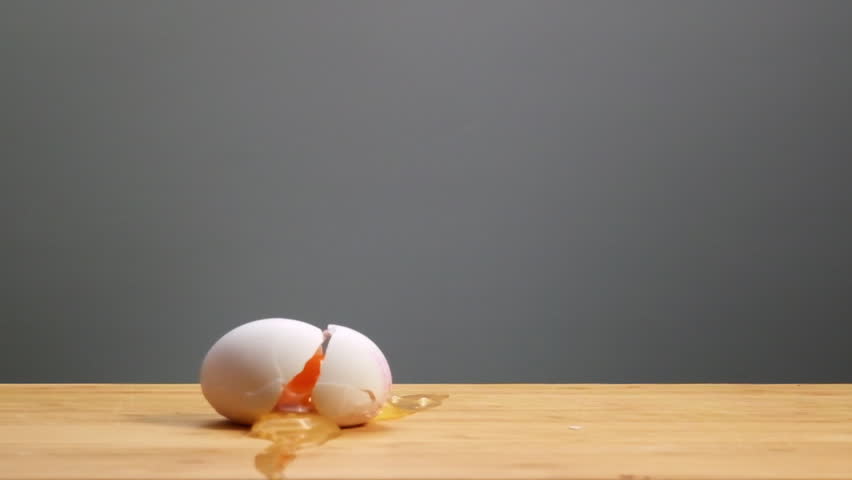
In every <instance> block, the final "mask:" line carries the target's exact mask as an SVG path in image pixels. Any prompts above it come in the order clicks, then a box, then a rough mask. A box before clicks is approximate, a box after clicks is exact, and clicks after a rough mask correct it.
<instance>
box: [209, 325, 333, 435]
mask: <svg viewBox="0 0 852 480" xmlns="http://www.w3.org/2000/svg"><path fill="white" fill-rule="evenodd" d="M323 340H324V338H323V332H322V330H320V329H319V328H317V327H315V326H313V325H310V324H308V323H305V322H300V321H298V320H290V319H285V318H267V319H263V320H255V321H253V322H249V323H246V324H244V325H240V326H239V327H237V328H235V329H233V330H231V331H230V332H228V333H226V334H225V336H223V337H222V338H221V339H219V341H217V342H216V343H215V344H214V345H213V346H212V347H211V348H210V351H209V352H207V355H206V356H205V357H204V362H203V364H202V366H201V390H202V392H203V394H204V397H205V398H206V399H207V401H208V402H209V403H210V405H211V406H212V407H213V408H214V409H215V410H216V411H217V412H219V413H220V414H221V415H222V416H224V417H227V418H229V419H230V420H232V421H234V422H237V423H244V424H250V423H252V422H254V421H255V420H256V419H257V418H258V417H259V416H260V415H262V414H264V413H268V412H270V411H272V409H273V408H275V404H276V402H277V401H278V398H279V396H280V394H281V391H282V389H283V386H284V385H285V384H287V382H289V381H290V380H291V379H292V378H293V377H295V376H296V375H297V374H298V373H299V372H301V371H302V369H303V368H304V367H305V363H306V362H307V361H308V360H309V359H310V358H311V357H312V356H313V355H314V353H315V352H316V350H317V348H318V347H319V346H320V345H322V343H323Z"/></svg>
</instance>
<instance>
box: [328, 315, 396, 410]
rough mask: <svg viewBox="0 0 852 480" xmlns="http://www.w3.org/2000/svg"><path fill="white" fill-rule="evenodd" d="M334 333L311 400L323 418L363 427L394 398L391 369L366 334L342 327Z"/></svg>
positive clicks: (333, 327)
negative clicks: (392, 395)
mask: <svg viewBox="0 0 852 480" xmlns="http://www.w3.org/2000/svg"><path fill="white" fill-rule="evenodd" d="M328 331H329V332H330V333H331V340H329V343H328V347H326V351H325V360H323V363H322V370H321V372H320V376H319V380H318V381H317V385H316V387H315V388H314V391H313V394H312V395H311V399H312V401H313V403H314V407H315V408H316V410H317V412H318V413H319V414H320V415H323V416H326V417H328V418H330V419H332V420H334V421H335V422H336V423H337V424H338V425H340V426H352V425H360V424H362V423H365V422H367V421H368V420H370V419H371V418H373V417H374V416H376V414H377V413H378V411H379V409H380V408H381V407H382V405H384V403H385V401H387V399H388V397H389V396H390V390H391V385H392V383H393V380H392V378H391V371H390V367H389V366H388V362H387V360H386V359H385V356H384V354H383V353H382V351H381V350H380V349H379V347H378V346H376V344H375V343H373V341H372V340H370V339H369V338H367V337H366V336H365V335H363V334H361V333H359V332H357V331H355V330H352V329H351V328H347V327H343V326H340V325H329V326H328Z"/></svg>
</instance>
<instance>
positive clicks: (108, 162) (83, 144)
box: [0, 0, 852, 382]
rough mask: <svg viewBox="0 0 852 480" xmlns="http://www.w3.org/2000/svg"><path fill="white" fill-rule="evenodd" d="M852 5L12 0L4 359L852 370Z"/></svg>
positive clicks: (424, 373) (99, 374)
mask: <svg viewBox="0 0 852 480" xmlns="http://www.w3.org/2000/svg"><path fill="white" fill-rule="evenodd" d="M850 50H852V2H846V1H837V2H825V1H816V2H806V1H797V2H783V1H771V2H770V1H766V2H749V1H737V2H725V1H709V0H708V1H703V2H688V1H670V2H654V1H623V2H613V1H594V2H592V1H590V2H568V1H563V2H546V1H538V2H529V1H421V2H416V3H415V2H400V1H359V2H348V1H341V2H327V1H319V2H315V1H304V2H269V3H267V2H170V1H169V2H155V1H145V2H88V1H71V2H10V1H5V0H4V1H2V2H0V68H2V75H0V134H1V135H2V142H0V158H2V175H0V182H2V185H0V187H2V188H0V196H1V197H0V208H2V215H3V216H2V238H0V246H1V247H2V249H0V265H2V277H0V279H2V285H0V292H2V293H0V295H2V298H1V299H0V300H2V301H0V322H2V330H0V342H2V345H0V346H1V347H2V348H0V381H7V382H20V381H33V382H56V381H68V382H102V381H103V382H105V381H121V382H185V381H194V380H195V379H196V374H197V371H198V366H199V364H200V361H201V358H202V356H203V354H204V353H205V351H206V349H207V348H208V347H209V346H210V345H211V344H212V343H213V342H214V341H215V340H216V339H217V338H218V337H219V336H220V335H222V334H223V333H224V332H226V331H227V330H228V329H230V328H232V327H234V326H236V325H237V324H239V323H242V322H246V321H249V320H253V319H256V318H263V317H269V316H285V317H291V318H298V319H304V320H307V321H310V322H313V323H315V324H318V325H325V324H327V323H329V322H336V323H342V324H346V325H350V326H352V327H354V328H356V329H359V330H361V331H363V332H364V333H366V334H368V335H369V336H371V337H372V338H373V339H374V340H375V341H376V342H377V343H378V344H379V345H380V346H381V347H382V348H383V349H384V350H385V352H386V354H387V356H388V357H389V359H390V361H391V364H392V366H393V368H394V373H395V376H396V379H397V380H398V381H402V382H413V381H419V382H435V381H445V382H589V381H601V382H621V381H631V382H646V381H667V382H668V381H676V382H681V381H686V382H692V381H702V382H703V381H713V382H726V381H727V382H740V381H748V382H751V381H762V382H788V381H789V382H805V381H814V382H823V381H852V368H850V366H852V353H850V349H849V343H850V342H849V341H850V336H852V291H850V287H852V281H850V275H852V221H850V218H852V188H850V181H852V55H850Z"/></svg>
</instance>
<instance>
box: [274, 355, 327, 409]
mask: <svg viewBox="0 0 852 480" xmlns="http://www.w3.org/2000/svg"><path fill="white" fill-rule="evenodd" d="M323 357H324V355H323V352H322V347H320V348H318V349H317V352H316V353H315V354H314V356H313V357H311V359H310V360H308V361H307V363H305V368H303V369H302V371H301V372H299V374H298V375H296V376H295V377H293V379H292V380H290V383H288V384H287V385H285V386H284V391H282V392H281V396H280V397H279V398H278V403H277V404H276V405H275V407H276V410H288V409H292V408H293V407H295V408H296V409H311V407H312V405H311V392H313V391H314V386H316V384H317V380H319V375H320V365H321V364H322V359H323Z"/></svg>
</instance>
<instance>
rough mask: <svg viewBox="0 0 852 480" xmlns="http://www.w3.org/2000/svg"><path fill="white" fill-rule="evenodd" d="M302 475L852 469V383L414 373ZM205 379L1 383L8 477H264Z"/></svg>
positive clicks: (812, 473) (259, 446) (0, 426)
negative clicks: (411, 409)
mask: <svg viewBox="0 0 852 480" xmlns="http://www.w3.org/2000/svg"><path fill="white" fill-rule="evenodd" d="M395 392H396V393H401V394H413V393H447V394H449V395H450V398H449V399H448V400H446V401H445V403H444V404H443V405H442V406H440V407H438V408H436V409H433V410H429V411H425V412H421V413H418V414H416V415H413V416H411V417H408V418H405V419H401V420H396V421H392V422H384V423H380V424H375V425H369V426H367V427H362V428H356V429H347V430H345V431H344V433H343V435H342V436H340V437H338V438H336V439H334V440H332V441H331V442H329V443H327V444H326V445H324V446H321V447H318V448H315V449H311V450H307V451H305V452H304V453H302V454H300V455H299V456H298V457H297V458H296V459H295V460H293V461H292V462H291V463H290V464H289V466H288V467H287V469H286V471H285V472H284V474H285V476H286V478H291V479H297V478H365V479H366V478H376V479H384V478H386V479H391V478H392V479H432V478H434V479H456V478H457V479H461V478H482V479H485V478H489V479H491V478H494V479H496V478H518V479H520V478H524V479H529V478H564V479H630V478H632V479H636V480H639V479H645V478H650V479H655V480H656V479H714V478H718V479H761V478H775V479H827V478H834V479H837V478H844V479H852V385H774V386H767V385H400V386H396V387H395ZM246 433H247V430H246V429H245V428H241V427H236V426H233V425H231V424H229V423H227V422H224V421H222V420H220V419H219V417H217V415H216V414H215V413H214V412H213V411H212V410H211V409H210V408H209V407H208V406H207V404H206V403H205V401H204V399H203V397H202V396H201V393H200V390H199V388H198V386H197V385H0V478H3V479H28V478H63V479H65V478H68V479H70V478H140V479H141V478H174V479H177V478H219V479H253V478H261V479H262V478H263V477H262V476H261V475H260V474H259V473H258V472H257V471H256V470H255V468H254V457H255V455H256V454H258V453H260V452H261V451H263V450H264V449H265V448H266V446H267V445H268V443H267V442H265V441H263V440H258V439H254V438H250V437H247V436H246Z"/></svg>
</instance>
